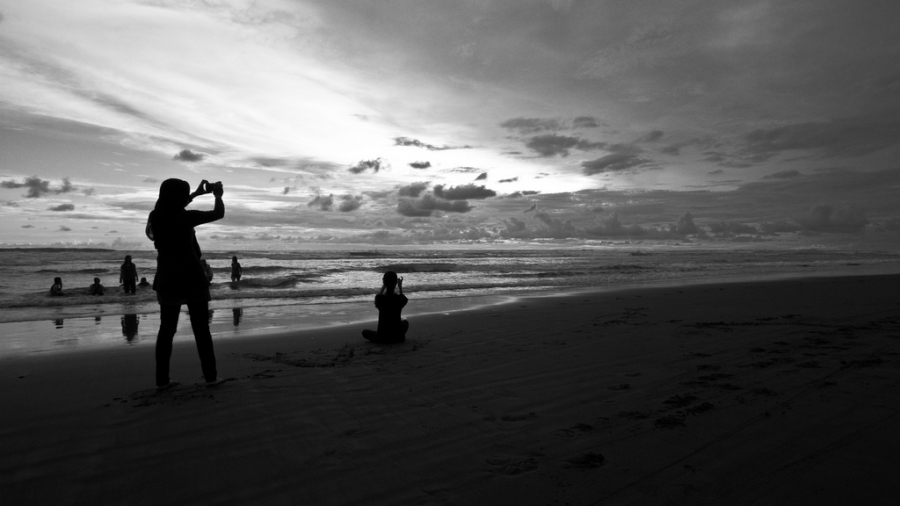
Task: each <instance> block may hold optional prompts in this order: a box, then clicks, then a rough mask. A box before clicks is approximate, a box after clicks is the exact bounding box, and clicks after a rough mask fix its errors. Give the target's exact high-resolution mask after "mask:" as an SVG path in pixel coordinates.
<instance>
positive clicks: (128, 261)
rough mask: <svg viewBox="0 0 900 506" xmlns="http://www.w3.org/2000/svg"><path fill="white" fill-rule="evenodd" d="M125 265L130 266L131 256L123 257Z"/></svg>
mask: <svg viewBox="0 0 900 506" xmlns="http://www.w3.org/2000/svg"><path fill="white" fill-rule="evenodd" d="M125 263H126V264H130V263H131V255H125Z"/></svg>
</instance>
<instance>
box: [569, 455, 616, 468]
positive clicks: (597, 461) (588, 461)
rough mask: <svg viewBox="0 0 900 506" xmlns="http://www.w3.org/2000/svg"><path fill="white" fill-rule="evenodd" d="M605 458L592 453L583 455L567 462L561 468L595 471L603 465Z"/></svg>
mask: <svg viewBox="0 0 900 506" xmlns="http://www.w3.org/2000/svg"><path fill="white" fill-rule="evenodd" d="M605 460H606V458H605V457H604V456H603V455H601V454H599V453H594V452H588V453H585V454H584V455H579V456H578V457H575V458H572V459H569V460H567V461H566V462H565V463H564V464H563V465H562V467H565V468H567V469H596V468H598V467H600V466H602V465H603V461H605Z"/></svg>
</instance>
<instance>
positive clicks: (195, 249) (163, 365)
mask: <svg viewBox="0 0 900 506" xmlns="http://www.w3.org/2000/svg"><path fill="white" fill-rule="evenodd" d="M190 191H191V187H190V185H189V184H188V183H187V182H186V181H182V180H180V179H167V180H165V181H163V182H162V185H160V187H159V199H158V200H157V201H156V206H155V208H154V209H153V211H152V212H151V213H150V216H149V218H148V220H147V228H146V234H147V237H148V238H150V240H152V241H153V245H154V246H155V247H156V250H157V257H156V279H154V281H153V289H154V290H156V298H157V300H158V301H159V311H160V322H159V333H158V334H157V337H156V388H158V389H161V390H162V389H166V388H168V387H170V386H172V385H174V383H172V382H170V379H169V359H170V358H171V356H172V339H173V338H174V337H175V330H176V328H177V326H178V314H179V312H180V311H181V305H182V304H187V307H188V312H189V313H190V318H191V329H192V330H193V331H194V340H195V341H196V343H197V352H198V354H199V355H200V366H201V368H202V370H203V377H204V378H205V379H206V385H207V386H215V385H218V384H219V383H221V382H222V381H224V380H222V379H221V378H219V377H218V376H217V371H216V357H215V353H214V351H213V342H212V335H211V334H210V332H209V320H208V314H209V300H210V296H209V281H208V280H207V278H206V273H204V272H203V266H202V265H201V263H200V255H201V254H202V253H201V251H200V245H199V244H198V243H197V237H196V236H195V234H194V227H196V226H199V225H203V224H205V223H210V222H213V221H216V220H220V219H222V217H224V216H225V204H224V203H223V202H222V194H223V193H224V190H223V188H222V183H215V184H210V183H209V182H207V181H206V180H203V181H201V182H200V185H199V186H198V187H197V190H196V191H194V193H190ZM206 193H212V194H213V195H214V196H215V199H216V200H215V207H214V208H213V210H212V211H195V210H190V211H189V210H187V209H185V207H186V206H187V205H188V204H189V203H190V202H191V201H192V200H193V199H194V198H196V197H198V196H200V195H204V194H206Z"/></svg>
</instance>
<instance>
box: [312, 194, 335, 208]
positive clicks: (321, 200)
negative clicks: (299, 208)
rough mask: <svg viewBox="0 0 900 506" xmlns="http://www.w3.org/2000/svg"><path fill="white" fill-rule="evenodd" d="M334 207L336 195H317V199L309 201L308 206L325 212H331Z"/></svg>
mask: <svg viewBox="0 0 900 506" xmlns="http://www.w3.org/2000/svg"><path fill="white" fill-rule="evenodd" d="M333 205H334V195H329V196H327V197H324V196H322V195H316V198H314V199H312V200H310V201H309V203H307V204H306V207H316V206H318V207H319V209H321V210H323V211H330V210H331V207H332V206H333Z"/></svg>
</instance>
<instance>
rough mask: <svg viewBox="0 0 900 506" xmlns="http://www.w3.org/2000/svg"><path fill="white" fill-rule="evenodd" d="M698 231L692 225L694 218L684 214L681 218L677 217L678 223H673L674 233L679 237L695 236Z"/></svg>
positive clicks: (695, 226) (689, 214) (687, 213)
mask: <svg viewBox="0 0 900 506" xmlns="http://www.w3.org/2000/svg"><path fill="white" fill-rule="evenodd" d="M699 231H700V229H698V228H697V225H695V224H694V216H693V215H692V214H691V213H689V212H685V213H684V214H682V215H681V216H679V217H678V221H677V222H676V223H675V230H674V232H675V233H677V234H680V235H688V234H696V233H698V232H699Z"/></svg>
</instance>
